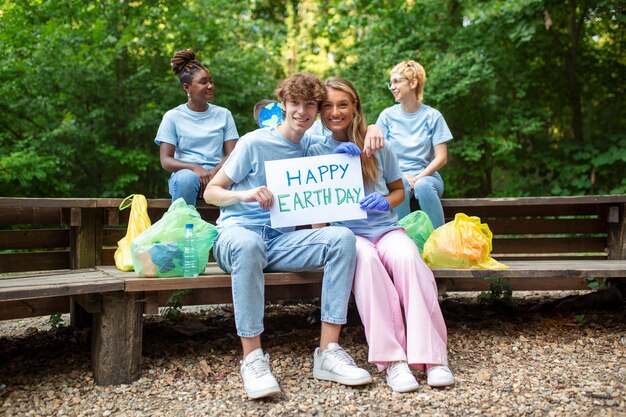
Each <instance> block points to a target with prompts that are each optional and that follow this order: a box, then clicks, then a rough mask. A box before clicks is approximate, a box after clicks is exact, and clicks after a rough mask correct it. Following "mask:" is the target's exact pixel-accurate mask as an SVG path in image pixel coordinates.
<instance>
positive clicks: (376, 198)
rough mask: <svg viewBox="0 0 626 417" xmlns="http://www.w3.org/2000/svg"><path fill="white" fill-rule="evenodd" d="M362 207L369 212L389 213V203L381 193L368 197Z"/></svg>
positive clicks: (362, 201) (363, 201)
mask: <svg viewBox="0 0 626 417" xmlns="http://www.w3.org/2000/svg"><path fill="white" fill-rule="evenodd" d="M360 205H361V208H362V209H363V210H367V211H389V201H387V199H386V198H385V197H384V196H383V195H382V194H381V193H372V194H368V195H366V196H365V198H364V199H363V200H361V203H360Z"/></svg>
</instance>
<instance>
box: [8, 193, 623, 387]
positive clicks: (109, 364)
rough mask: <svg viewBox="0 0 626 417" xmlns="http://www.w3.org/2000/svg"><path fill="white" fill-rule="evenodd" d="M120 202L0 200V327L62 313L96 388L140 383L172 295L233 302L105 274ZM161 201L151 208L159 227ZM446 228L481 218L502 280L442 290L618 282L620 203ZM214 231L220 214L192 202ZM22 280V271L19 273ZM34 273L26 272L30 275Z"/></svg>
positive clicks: (450, 207) (495, 215) (464, 282)
mask: <svg viewBox="0 0 626 417" xmlns="http://www.w3.org/2000/svg"><path fill="white" fill-rule="evenodd" d="M120 201H121V199H28V198H0V319H13V318H21V317H33V316H40V315H48V314H52V313H66V312H70V313H71V323H72V324H73V325H75V326H78V327H82V326H91V329H92V352H91V355H92V368H93V370H94V376H95V379H96V382H97V383H99V384H102V385H108V384H119V383H128V382H131V381H133V380H135V379H136V378H138V377H139V374H140V369H139V365H140V362H141V343H142V339H141V337H142V336H141V333H142V332H141V330H142V320H141V317H142V314H144V313H155V312H156V311H157V309H158V307H159V306H165V305H166V303H167V298H168V296H169V295H170V294H171V293H172V292H173V291H175V290H180V289H191V290H192V291H191V293H190V294H189V295H188V296H187V297H186V298H185V304H188V305H194V304H200V305H202V304H212V303H228V302H231V293H230V276H229V275H228V274H225V273H224V272H223V271H221V270H220V269H219V268H217V266H216V265H215V264H214V263H209V264H208V265H207V269H206V271H205V274H203V275H202V276H201V277H199V278H196V279H189V278H166V279H163V278H160V279H148V278H139V277H136V276H135V274H134V273H132V272H130V273H128V272H121V271H118V270H117V269H116V268H115V267H114V260H113V254H114V252H115V249H116V246H117V241H118V240H119V239H121V238H122V237H123V236H124V235H125V233H126V222H127V221H128V215H129V210H126V211H123V212H120V211H119V210H118V206H119V203H120ZM169 204H170V202H169V200H164V199H158V200H148V207H149V216H150V218H151V219H152V221H153V222H155V221H157V220H158V219H159V218H160V217H161V215H162V214H163V213H164V212H165V211H166V210H167V208H168V207H169ZM443 204H444V210H445V214H446V219H447V220H451V219H452V218H453V217H454V214H455V213H457V212H463V213H465V214H468V215H475V216H479V217H481V219H482V221H483V222H486V223H488V224H489V226H490V228H491V230H492V231H493V233H494V242H493V253H492V255H493V256H494V258H496V259H497V260H499V261H502V262H504V263H506V264H507V265H509V266H510V268H509V269H505V270H499V271H487V270H458V269H435V270H434V274H435V277H436V279H437V283H438V286H439V288H440V291H442V292H443V291H484V290H487V289H488V288H489V285H490V281H489V280H486V279H485V278H498V277H499V278H503V279H506V280H507V281H508V282H509V283H510V285H511V287H512V289H513V290H565V289H587V288H589V286H588V284H589V282H590V280H594V279H600V280H605V279H609V280H620V281H622V280H625V279H626V243H625V239H624V235H625V234H626V230H625V228H626V221H625V208H626V195H613V196H585V197H527V198H495V199H446V200H443ZM198 210H199V212H200V213H201V215H202V217H203V218H204V219H205V220H207V221H210V222H214V221H215V219H216V218H217V216H218V213H219V212H218V209H217V208H216V207H213V206H209V205H206V204H204V203H199V204H198ZM24 271H28V272H24ZM33 271H34V272H33ZM266 288H267V290H266V296H267V299H268V300H281V299H303V298H313V297H317V296H319V293H320V288H321V272H320V271H312V272H303V273H268V274H266Z"/></svg>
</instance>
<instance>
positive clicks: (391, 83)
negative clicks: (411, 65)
mask: <svg viewBox="0 0 626 417" xmlns="http://www.w3.org/2000/svg"><path fill="white" fill-rule="evenodd" d="M408 80H409V79H408V78H394V79H393V80H391V82H389V83H387V88H391V87H393V86H394V85H398V84H400V83H401V82H402V81H408Z"/></svg>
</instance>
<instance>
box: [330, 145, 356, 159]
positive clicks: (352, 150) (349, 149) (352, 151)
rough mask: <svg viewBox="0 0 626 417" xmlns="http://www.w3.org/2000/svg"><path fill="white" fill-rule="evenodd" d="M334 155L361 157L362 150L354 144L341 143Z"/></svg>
mask: <svg viewBox="0 0 626 417" xmlns="http://www.w3.org/2000/svg"><path fill="white" fill-rule="evenodd" d="M333 153H347V154H348V155H352V156H359V155H361V150H360V149H359V147H358V146H356V145H355V144H354V143H352V142H341V143H340V144H339V146H337V147H336V148H335V150H334V151H333Z"/></svg>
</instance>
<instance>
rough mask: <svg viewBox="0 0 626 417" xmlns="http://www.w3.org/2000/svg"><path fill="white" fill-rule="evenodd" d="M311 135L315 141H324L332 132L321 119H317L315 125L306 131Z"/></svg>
mask: <svg viewBox="0 0 626 417" xmlns="http://www.w3.org/2000/svg"><path fill="white" fill-rule="evenodd" d="M306 133H308V134H309V135H311V136H313V137H314V139H319V140H320V141H321V140H322V138H323V137H325V136H328V135H330V133H331V132H330V130H328V129H326V128H325V127H324V124H323V123H322V121H321V120H320V119H317V120H316V121H315V122H313V125H312V126H311V127H310V128H309V130H307V131H306Z"/></svg>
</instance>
